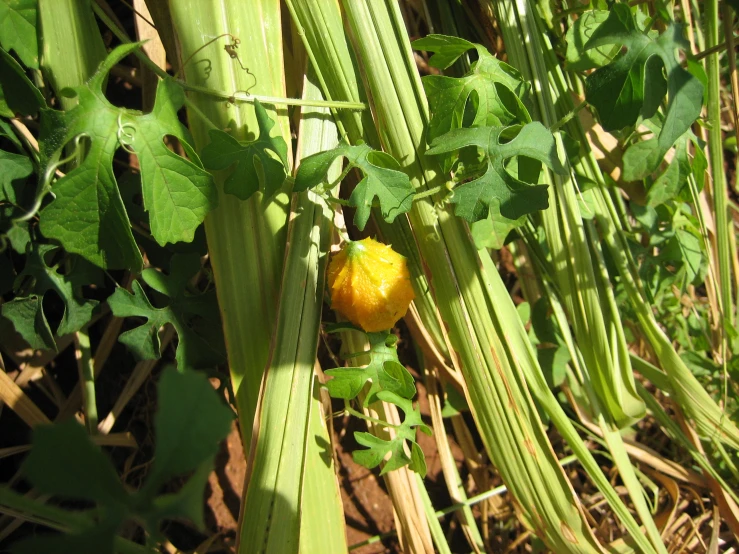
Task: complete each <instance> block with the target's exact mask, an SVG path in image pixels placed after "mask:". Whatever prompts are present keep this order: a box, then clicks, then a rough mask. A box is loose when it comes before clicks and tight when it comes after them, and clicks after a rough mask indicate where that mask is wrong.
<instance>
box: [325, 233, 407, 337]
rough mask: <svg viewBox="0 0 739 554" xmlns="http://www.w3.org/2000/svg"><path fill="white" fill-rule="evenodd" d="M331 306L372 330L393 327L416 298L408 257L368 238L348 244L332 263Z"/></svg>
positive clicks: (329, 284)
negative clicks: (406, 258) (407, 262)
mask: <svg viewBox="0 0 739 554" xmlns="http://www.w3.org/2000/svg"><path fill="white" fill-rule="evenodd" d="M328 286H329V288H330V289H331V307H332V308H333V309H334V310H336V311H337V312H339V313H340V314H342V315H343V316H344V317H346V318H347V319H348V320H349V321H351V322H352V323H354V324H355V325H358V326H359V327H361V328H362V329H364V330H365V331H367V332H368V333H374V332H377V331H385V330H387V329H391V328H392V326H393V325H395V322H396V321H398V320H399V319H400V318H401V317H403V316H404V315H405V312H406V311H407V310H408V306H409V305H410V303H411V301H412V300H413V297H414V294H413V287H412V286H411V281H410V275H409V273H408V266H407V265H406V262H405V258H404V257H403V256H401V255H400V254H398V253H397V252H395V251H394V250H393V249H392V248H390V246H388V245H387V244H382V243H380V242H377V241H376V240H374V239H370V238H366V239H363V240H360V241H351V242H348V243H346V245H344V248H342V249H341V252H339V253H338V254H336V255H335V256H334V257H333V259H332V260H331V263H330V264H329V266H328Z"/></svg>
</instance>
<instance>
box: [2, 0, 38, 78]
mask: <svg viewBox="0 0 739 554" xmlns="http://www.w3.org/2000/svg"><path fill="white" fill-rule="evenodd" d="M37 4H38V0H0V45H2V47H3V48H4V49H5V50H8V51H10V50H14V51H15V53H16V54H18V57H19V58H20V59H21V61H22V62H23V63H24V64H26V67H30V68H33V69H38V67H39V65H38V37H37V36H36V6H37Z"/></svg>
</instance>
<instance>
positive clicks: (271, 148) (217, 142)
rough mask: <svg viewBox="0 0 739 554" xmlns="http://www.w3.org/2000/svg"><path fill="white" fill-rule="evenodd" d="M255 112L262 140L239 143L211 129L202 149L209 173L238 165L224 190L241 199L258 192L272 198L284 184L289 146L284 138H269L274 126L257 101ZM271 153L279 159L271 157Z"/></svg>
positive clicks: (255, 102)
mask: <svg viewBox="0 0 739 554" xmlns="http://www.w3.org/2000/svg"><path fill="white" fill-rule="evenodd" d="M254 112H255V114H256V116H257V124H258V125H259V136H258V137H257V140H255V141H253V142H240V141H238V140H236V139H235V138H233V137H232V136H231V135H229V134H228V133H224V132H223V131H219V130H218V129H212V130H211V131H210V132H209V133H208V134H209V135H210V143H209V144H208V146H206V147H205V148H203V152H202V156H203V164H204V165H205V167H207V168H208V169H214V170H221V169H226V168H227V167H229V166H230V165H233V164H236V167H235V168H234V170H233V172H232V173H231V175H229V176H228V178H227V179H226V182H225V184H224V190H225V191H226V192H227V193H229V194H233V195H234V196H236V197H238V198H240V199H241V200H246V199H248V198H249V197H250V196H251V195H252V194H254V193H255V192H257V191H258V190H260V189H261V190H262V192H263V193H264V195H265V196H266V197H267V198H271V197H272V196H273V195H274V194H275V193H276V192H277V191H278V190H280V187H282V183H283V182H284V181H285V175H286V173H285V168H286V167H287V144H286V143H285V140H284V139H283V138H282V137H281V136H277V137H271V136H269V133H270V131H271V130H272V127H274V126H275V122H274V121H272V119H270V117H269V115H268V114H267V111H266V110H265V109H264V107H263V106H262V104H260V103H259V101H258V100H255V101H254ZM270 152H272V153H273V154H274V156H276V157H277V159H275V157H274V156H271V155H270Z"/></svg>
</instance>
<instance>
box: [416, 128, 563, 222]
mask: <svg viewBox="0 0 739 554" xmlns="http://www.w3.org/2000/svg"><path fill="white" fill-rule="evenodd" d="M519 128H520V131H519V132H518V134H517V135H516V136H515V138H513V139H512V140H510V141H508V142H502V141H501V139H503V138H508V137H510V136H511V134H512V133H513V132H515V130H516V129H519ZM467 146H476V147H478V148H480V149H482V151H483V152H484V153H485V155H486V156H487V170H486V171H485V173H484V174H483V175H482V176H481V177H478V178H477V179H474V180H472V181H469V182H466V183H462V184H459V185H457V186H456V187H454V196H453V197H452V200H451V202H452V203H453V204H456V205H457V208H456V210H455V213H456V214H457V215H458V216H460V217H462V218H464V219H466V220H467V221H469V222H470V223H472V222H474V221H479V220H481V219H485V218H486V217H487V216H488V213H489V210H490V205H491V204H492V203H493V202H499V204H500V213H501V215H502V216H504V217H507V218H508V219H518V218H519V217H521V216H524V215H526V214H529V213H531V212H534V211H536V210H543V209H545V208H546V207H547V206H548V205H549V199H548V194H547V187H546V185H530V184H527V183H525V182H524V181H521V180H519V179H517V178H515V177H513V176H512V175H511V174H510V173H509V172H508V171H507V170H506V168H505V165H504V162H505V161H506V160H507V159H509V158H513V157H514V156H519V174H521V173H524V172H523V171H522V166H523V165H525V164H524V163H521V158H520V157H521V156H523V157H524V158H530V159H532V160H538V161H540V162H542V163H544V164H546V165H547V167H549V169H551V170H552V171H555V172H556V173H559V174H564V175H566V173H567V171H566V170H565V168H564V167H563V166H562V164H561V162H560V161H559V158H558V157H557V147H556V144H555V141H554V136H553V135H552V133H550V132H549V131H548V130H547V128H546V127H544V126H543V125H542V124H541V123H538V122H534V123H529V124H527V125H524V126H523V127H518V126H514V127H475V128H471V129H456V130H454V131H451V132H449V133H447V134H445V135H443V136H441V137H439V138H437V139H436V140H435V141H434V142H433V143H431V148H430V149H429V150H428V151H427V152H426V154H428V155H432V156H433V155H438V154H446V153H448V152H454V151H456V150H459V149H460V148H465V147H467Z"/></svg>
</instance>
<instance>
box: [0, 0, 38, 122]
mask: <svg viewBox="0 0 739 554" xmlns="http://www.w3.org/2000/svg"><path fill="white" fill-rule="evenodd" d="M0 1H1V0H0ZM0 85H1V86H2V94H3V101H4V102H5V104H6V105H7V106H8V109H10V111H11V112H14V113H15V112H17V113H20V114H22V115H35V114H36V113H37V112H38V111H39V109H41V108H43V107H45V106H46V100H44V97H43V95H42V94H41V91H39V89H37V88H36V86H35V85H34V84H33V83H32V82H31V80H30V79H29V78H28V77H26V70H25V69H23V68H22V67H21V65H20V64H19V63H18V62H17V61H15V58H13V56H11V55H10V54H8V53H7V52H6V51H5V50H4V49H2V48H0Z"/></svg>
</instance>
